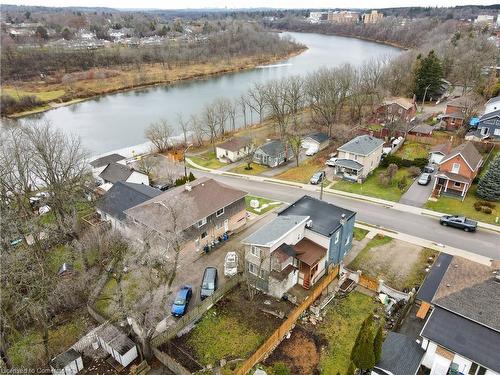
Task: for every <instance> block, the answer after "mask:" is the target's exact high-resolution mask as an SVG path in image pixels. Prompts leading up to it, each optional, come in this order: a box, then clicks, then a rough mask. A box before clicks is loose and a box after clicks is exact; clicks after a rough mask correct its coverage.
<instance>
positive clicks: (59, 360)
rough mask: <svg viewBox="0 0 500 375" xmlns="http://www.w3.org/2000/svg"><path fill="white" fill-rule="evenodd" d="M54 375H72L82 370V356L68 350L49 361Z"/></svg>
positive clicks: (72, 350)
mask: <svg viewBox="0 0 500 375" xmlns="http://www.w3.org/2000/svg"><path fill="white" fill-rule="evenodd" d="M50 370H51V371H52V373H53V374H54V375H74V374H77V373H78V372H79V371H81V370H83V361H82V356H81V354H80V353H78V352H77V351H76V350H75V349H68V350H66V351H65V352H64V353H61V354H59V355H58V356H57V357H55V358H53V359H52V360H51V361H50Z"/></svg>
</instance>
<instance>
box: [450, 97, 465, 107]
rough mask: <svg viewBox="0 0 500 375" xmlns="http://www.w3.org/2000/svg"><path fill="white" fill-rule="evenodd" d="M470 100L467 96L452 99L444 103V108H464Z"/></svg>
mask: <svg viewBox="0 0 500 375" xmlns="http://www.w3.org/2000/svg"><path fill="white" fill-rule="evenodd" d="M470 100H471V99H470V97H469V96H468V95H464V96H459V97H458V98H455V99H452V100H450V101H449V102H448V103H446V106H453V107H465V106H466V105H467V104H468V102H469V101H470Z"/></svg>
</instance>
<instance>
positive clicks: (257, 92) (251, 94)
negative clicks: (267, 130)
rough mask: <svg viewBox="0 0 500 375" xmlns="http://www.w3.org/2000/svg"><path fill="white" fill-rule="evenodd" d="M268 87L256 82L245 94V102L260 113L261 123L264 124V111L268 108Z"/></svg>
mask: <svg viewBox="0 0 500 375" xmlns="http://www.w3.org/2000/svg"><path fill="white" fill-rule="evenodd" d="M265 92H266V87H265V85H262V84H260V83H255V84H254V85H253V87H252V88H250V89H249V90H248V93H247V95H246V96H245V103H246V105H248V106H249V107H250V109H251V110H253V111H255V112H256V113H257V114H258V115H259V124H262V120H263V117H264V111H265V108H266V94H265Z"/></svg>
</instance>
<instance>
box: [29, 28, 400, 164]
mask: <svg viewBox="0 0 500 375" xmlns="http://www.w3.org/2000/svg"><path fill="white" fill-rule="evenodd" d="M287 34H289V35H291V36H292V37H293V38H294V39H295V40H296V41H298V42H300V43H302V44H305V45H306V46H307V47H308V50H306V51H305V52H303V53H302V54H300V55H298V56H294V57H292V58H290V59H288V60H285V61H282V62H281V63H278V64H273V65H271V66H268V67H259V68H255V69H251V70H246V71H241V72H236V73H229V74H224V75H220V76H213V77H208V78H206V79H202V80H190V81H184V82H181V83H177V84H173V85H164V86H155V87H150V88H146V89H136V90H131V91H127V92H122V93H117V94H110V95H106V96H102V97H99V98H95V99H90V100H86V101H83V102H80V103H77V104H72V105H68V106H65V107H60V108H57V109H53V110H50V111H48V112H44V113H42V114H38V115H34V116H33V117H36V118H41V119H43V120H49V121H50V122H51V123H52V125H54V126H56V127H58V128H61V129H63V130H64V131H67V132H72V133H73V134H75V135H78V136H79V137H80V138H81V140H82V143H83V145H84V146H85V147H86V149H87V150H88V151H89V152H90V153H91V154H93V155H99V154H103V153H106V152H109V151H111V150H117V149H122V148H126V147H130V146H133V145H137V144H141V143H144V142H145V137H144V129H145V128H146V127H147V126H148V125H149V124H150V123H151V122H153V121H157V120H159V119H161V118H163V119H166V120H167V121H168V122H169V124H170V125H171V126H172V127H174V128H175V127H176V125H177V124H176V119H177V117H178V114H182V116H183V118H184V119H189V117H190V116H191V115H192V114H199V113H200V112H201V111H202V109H203V107H204V106H205V105H206V104H207V103H209V102H211V101H213V100H214V99H215V98H217V97H226V98H228V99H231V100H233V99H237V98H239V97H240V96H241V95H242V94H244V93H246V92H247V90H248V89H249V88H250V87H251V86H252V85H253V84H254V83H257V82H265V81H267V80H270V79H275V78H281V77H285V76H291V75H297V74H300V75H305V74H307V73H310V72H313V71H315V70H317V69H319V68H321V67H335V66H339V65H342V64H345V63H350V64H352V65H355V66H356V65H360V64H362V63H363V62H364V61H367V60H369V59H372V58H380V57H389V56H392V55H395V54H397V53H399V51H400V50H399V49H397V48H394V47H390V46H386V45H382V44H378V43H372V42H368V41H364V40H360V39H354V38H346V37H339V36H328V35H321V34H306V33H287ZM253 118H254V119H257V116H254V117H253ZM242 122H243V120H242V118H241V116H240V117H239V119H238V125H241V124H242Z"/></svg>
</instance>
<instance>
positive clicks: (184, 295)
mask: <svg viewBox="0 0 500 375" xmlns="http://www.w3.org/2000/svg"><path fill="white" fill-rule="evenodd" d="M192 294H193V291H192V288H191V286H189V285H184V286H183V287H182V288H181V289H180V290H179V291H178V292H177V295H176V296H175V301H174V304H173V305H172V310H171V312H172V315H173V316H183V315H184V314H185V313H186V311H187V307H188V304H189V300H190V299H191V296H192Z"/></svg>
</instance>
